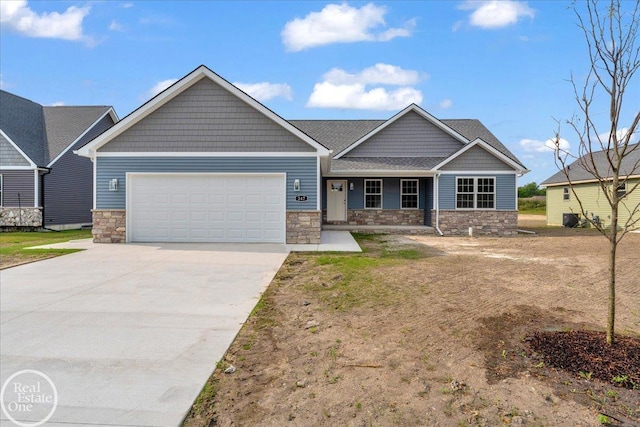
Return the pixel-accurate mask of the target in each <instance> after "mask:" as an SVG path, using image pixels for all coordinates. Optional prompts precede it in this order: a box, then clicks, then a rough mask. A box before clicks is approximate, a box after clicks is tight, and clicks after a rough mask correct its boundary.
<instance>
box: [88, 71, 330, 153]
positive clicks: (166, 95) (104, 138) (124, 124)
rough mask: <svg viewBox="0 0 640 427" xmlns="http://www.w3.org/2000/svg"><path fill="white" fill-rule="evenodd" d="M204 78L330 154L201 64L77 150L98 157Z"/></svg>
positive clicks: (320, 150)
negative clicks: (118, 137)
mask: <svg viewBox="0 0 640 427" xmlns="http://www.w3.org/2000/svg"><path fill="white" fill-rule="evenodd" d="M203 78H209V79H210V80H212V81H213V82H214V83H216V84H218V85H220V86H222V87H223V88H225V89H226V90H228V91H229V92H231V93H232V94H233V95H235V96H236V97H238V98H239V99H241V100H242V101H244V102H246V103H247V104H249V105H250V106H252V107H253V108H255V109H256V110H258V111H259V112H261V113H262V114H264V115H265V116H267V117H268V118H270V119H271V120H273V121H275V122H276V123H277V124H279V125H280V126H282V127H283V128H285V129H287V130H288V131H289V132H291V133H293V134H294V135H295V136H297V137H298V138H300V139H302V140H303V141H304V142H306V143H307V144H309V145H310V146H312V147H313V148H315V149H316V151H317V152H318V154H320V155H329V150H328V149H327V148H326V147H325V146H323V145H322V144H320V143H318V142H317V141H316V140H314V139H313V138H311V137H310V136H308V135H307V134H305V133H304V132H302V131H301V130H300V129H298V128H296V127H295V126H293V125H292V124H290V123H289V122H287V121H286V120H285V119H283V118H282V117H280V116H278V115H277V114H275V113H274V112H273V111H271V110H269V109H268V108H267V107H265V106H264V105H262V104H261V103H259V102H258V101H256V100H255V99H253V98H252V97H250V96H249V95H247V94H246V93H245V92H243V91H242V90H240V89H238V88H237V87H236V86H234V85H232V84H231V83H229V82H228V81H226V80H225V79H223V78H222V77H220V76H219V75H217V74H216V73H214V72H213V71H211V70H210V69H209V68H207V67H206V66H204V65H201V66H199V67H198V68H196V69H195V70H193V71H192V72H191V73H189V74H187V75H186V76H184V77H183V78H181V79H180V80H178V81H177V82H175V83H174V84H173V85H171V86H170V87H169V88H167V89H165V90H164V91H162V92H160V93H159V94H158V95H156V96H155V97H153V98H151V99H150V100H149V101H147V102H146V103H145V104H143V105H142V106H141V107H139V108H138V109H136V110H135V111H133V112H132V113H131V114H129V115H128V116H126V117H125V118H123V119H122V120H121V121H119V122H118V123H117V124H116V125H115V126H113V127H112V128H111V129H109V130H107V131H106V132H104V133H103V134H102V135H100V136H98V137H96V139H94V140H93V141H92V142H90V143H89V144H87V145H85V146H84V147H82V148H81V149H80V150H78V153H77V154H79V155H80V156H84V157H95V153H96V150H98V149H100V147H102V146H103V145H105V144H107V143H108V142H109V141H111V140H112V139H113V138H115V137H117V136H118V135H120V134H122V133H123V132H124V131H126V130H127V129H129V128H131V127H132V126H133V125H135V124H136V123H138V122H139V121H141V120H142V119H144V118H145V117H147V116H148V115H149V114H151V113H152V112H154V111H156V110H157V109H158V108H160V107H162V106H163V105H164V104H166V103H167V102H169V101H170V100H171V99H173V98H175V97H176V96H177V95H179V94H180V93H182V92H184V91H185V90H186V89H188V88H189V87H191V86H193V85H194V84H195V83H197V82H199V81H200V80H201V79H203Z"/></svg>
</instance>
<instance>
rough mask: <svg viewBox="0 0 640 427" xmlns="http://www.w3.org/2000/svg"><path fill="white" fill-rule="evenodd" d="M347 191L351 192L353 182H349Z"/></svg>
mask: <svg viewBox="0 0 640 427" xmlns="http://www.w3.org/2000/svg"><path fill="white" fill-rule="evenodd" d="M349 190H350V191H353V182H350V183H349Z"/></svg>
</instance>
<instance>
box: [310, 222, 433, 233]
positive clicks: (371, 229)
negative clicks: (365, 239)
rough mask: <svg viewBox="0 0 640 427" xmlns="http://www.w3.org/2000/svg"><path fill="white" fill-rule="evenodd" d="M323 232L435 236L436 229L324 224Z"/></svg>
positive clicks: (417, 226)
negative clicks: (340, 231) (338, 231)
mask: <svg viewBox="0 0 640 427" xmlns="http://www.w3.org/2000/svg"><path fill="white" fill-rule="evenodd" d="M322 229H323V230H344V231H351V232H353V233H370V234H419V235H426V234H434V233H435V228H433V227H428V226H426V225H345V224H340V225H335V224H323V225H322Z"/></svg>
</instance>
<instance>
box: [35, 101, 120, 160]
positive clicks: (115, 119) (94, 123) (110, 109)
mask: <svg viewBox="0 0 640 427" xmlns="http://www.w3.org/2000/svg"><path fill="white" fill-rule="evenodd" d="M107 115H108V116H111V120H113V122H114V123H116V122H117V121H118V116H117V115H116V113H115V111H114V109H113V107H109V109H108V110H107V111H105V112H104V114H102V115H101V116H100V117H99V118H98V119H97V120H96V121H95V122H93V123H91V126H89V127H88V128H86V129H85V130H84V132H82V133H81V134H80V136H78V137H77V138H76V139H75V140H74V141H73V142H72V143H71V144H69V145H67V148H65V149H64V150H62V152H60V154H58V155H57V156H56V157H55V158H54V159H53V160H51V161H50V162H49V164H48V165H47V167H48V168H50V167H51V166H53V164H54V163H55V162H57V161H58V160H59V159H60V158H61V157H62V156H64V155H65V153H66V152H67V151H69V150H70V149H71V147H73V146H74V145H76V144H77V143H78V141H80V139H81V138H84V136H85V135H86V134H87V132H89V131H90V130H91V129H93V127H94V126H95V125H97V124H98V123H100V120H102V119H104V118H105V117H106V116H107ZM77 151H79V150H77ZM77 151H74V153H77Z"/></svg>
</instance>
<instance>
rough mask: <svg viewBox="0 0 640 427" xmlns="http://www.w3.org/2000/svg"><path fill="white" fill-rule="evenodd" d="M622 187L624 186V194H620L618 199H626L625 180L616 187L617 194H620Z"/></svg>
mask: <svg viewBox="0 0 640 427" xmlns="http://www.w3.org/2000/svg"><path fill="white" fill-rule="evenodd" d="M620 187H624V190H622V191H624V194H623V195H622V196H618V199H624V198H625V197H627V194H628V193H627V183H626V182H623V183H622V184H618V188H616V195H618V192H619V191H620V190H619V188H620Z"/></svg>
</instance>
